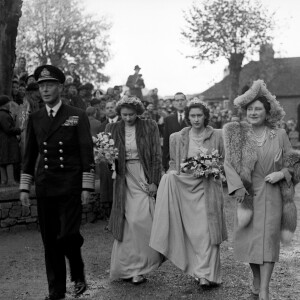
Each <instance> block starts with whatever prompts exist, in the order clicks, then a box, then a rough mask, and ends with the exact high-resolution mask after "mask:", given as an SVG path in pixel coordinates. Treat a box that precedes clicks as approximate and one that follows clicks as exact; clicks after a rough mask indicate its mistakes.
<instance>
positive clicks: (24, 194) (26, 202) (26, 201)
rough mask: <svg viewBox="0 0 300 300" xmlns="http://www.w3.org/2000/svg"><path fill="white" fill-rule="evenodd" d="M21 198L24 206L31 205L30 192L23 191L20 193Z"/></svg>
mask: <svg viewBox="0 0 300 300" xmlns="http://www.w3.org/2000/svg"><path fill="white" fill-rule="evenodd" d="M20 200H21V202H22V205H23V206H27V207H29V206H30V199H29V193H27V192H21V193H20Z"/></svg>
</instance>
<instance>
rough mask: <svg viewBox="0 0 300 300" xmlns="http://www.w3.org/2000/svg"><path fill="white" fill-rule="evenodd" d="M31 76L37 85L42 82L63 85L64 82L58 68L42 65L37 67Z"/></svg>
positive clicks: (64, 78)
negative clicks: (54, 82)
mask: <svg viewBox="0 0 300 300" xmlns="http://www.w3.org/2000/svg"><path fill="white" fill-rule="evenodd" d="M33 75H34V78H35V80H36V82H37V83H41V82H43V81H56V82H59V83H61V84H63V83H64V82H65V80H66V77H65V75H64V73H63V72H62V71H61V70H60V69H59V68H57V67H54V66H52V65H42V66H39V67H37V68H36V69H35V71H34V73H33Z"/></svg>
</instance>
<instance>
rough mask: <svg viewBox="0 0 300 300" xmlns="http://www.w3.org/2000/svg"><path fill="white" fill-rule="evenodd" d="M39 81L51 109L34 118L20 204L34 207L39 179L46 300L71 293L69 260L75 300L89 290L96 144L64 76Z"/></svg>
mask: <svg viewBox="0 0 300 300" xmlns="http://www.w3.org/2000/svg"><path fill="white" fill-rule="evenodd" d="M34 76H35V79H36V81H37V82H38V84H39V90H40V93H41V97H42V99H43V101H44V102H45V107H44V108H42V109H40V110H38V111H36V112H34V113H32V114H30V115H29V120H28V125H27V132H26V142H25V153H24V160H23V168H22V171H23V173H22V174H21V181H20V200H21V202H22V205H23V206H29V205H30V200H29V192H30V188H31V184H32V181H33V178H34V179H35V193H36V198H37V206H38V220H39V226H40V229H41V230H40V231H41V235H42V240H43V244H44V250H45V264H46V273H47V280H48V290H49V296H47V297H46V298H45V300H59V299H64V298H65V293H66V261H65V259H66V258H67V259H68V261H69V266H70V268H69V269H70V273H71V281H72V282H74V294H75V296H76V297H78V296H80V295H81V294H82V293H84V291H85V290H86V288H87V284H86V281H85V274H84V263H83V260H82V255H81V246H82V245H83V241H84V240H83V237H82V235H81V234H80V223H81V218H82V204H87V202H88V200H89V197H90V191H93V190H94V185H95V182H94V179H95V178H94V172H95V164H94V154H93V141H92V137H91V134H90V128H89V127H90V124H89V120H88V117H87V115H86V113H85V111H83V110H81V109H78V108H75V107H72V106H69V105H65V104H63V103H62V101H61V98H60V94H61V92H62V89H63V84H64V82H65V75H64V73H63V72H62V71H61V70H60V69H58V68H57V67H54V66H52V65H43V66H39V67H38V68H36V70H35V72H34ZM37 162H38V164H37ZM35 170H36V172H35Z"/></svg>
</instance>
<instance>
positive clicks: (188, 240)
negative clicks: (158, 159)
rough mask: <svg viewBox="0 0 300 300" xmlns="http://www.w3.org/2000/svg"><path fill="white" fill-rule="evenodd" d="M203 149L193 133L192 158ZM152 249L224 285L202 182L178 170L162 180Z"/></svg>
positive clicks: (199, 276) (189, 147)
mask: <svg viewBox="0 0 300 300" xmlns="http://www.w3.org/2000/svg"><path fill="white" fill-rule="evenodd" d="M202 146H203V138H202V139H199V140H196V139H193V138H192V136H191V131H190V132H189V146H188V157H192V156H195V155H196V154H197V153H199V151H200V149H201V147H202ZM171 160H172V157H171ZM220 184H221V183H220ZM220 192H221V193H222V191H221V188H220ZM150 246H151V247H152V248H153V249H155V250H157V251H159V252H160V253H162V254H163V255H164V256H165V257H167V258H168V259H169V260H170V261H171V262H172V263H173V264H174V265H175V266H177V267H178V268H180V269H181V270H182V271H184V272H185V273H187V274H189V275H191V276H193V277H197V278H206V279H207V280H209V281H210V282H214V283H221V274H220V269H221V264H220V245H219V244H212V243H211V239H210V233H209V228H208V213H207V208H206V200H205V188H204V184H203V180H202V179H199V178H195V177H193V175H190V174H184V173H181V174H180V175H178V174H176V172H174V171H171V172H170V173H168V174H165V175H164V176H163V177H162V179H161V182H160V185H159V188H158V193H157V199H156V209H155V215H154V220H153V227H152V232H151V239H150Z"/></svg>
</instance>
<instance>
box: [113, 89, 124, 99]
mask: <svg viewBox="0 0 300 300" xmlns="http://www.w3.org/2000/svg"><path fill="white" fill-rule="evenodd" d="M121 93H122V86H119V85H115V86H114V96H113V98H114V100H116V101H119V100H120V99H121Z"/></svg>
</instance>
